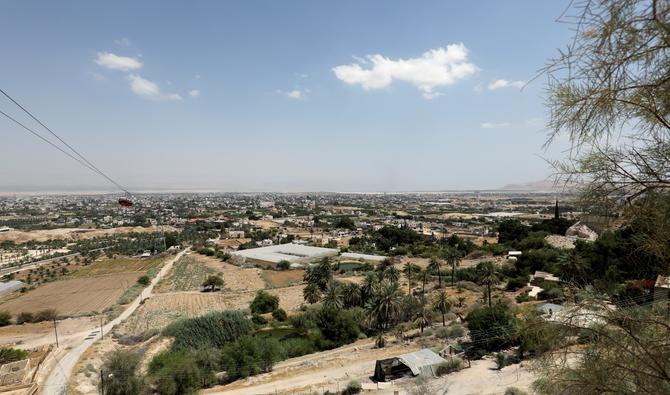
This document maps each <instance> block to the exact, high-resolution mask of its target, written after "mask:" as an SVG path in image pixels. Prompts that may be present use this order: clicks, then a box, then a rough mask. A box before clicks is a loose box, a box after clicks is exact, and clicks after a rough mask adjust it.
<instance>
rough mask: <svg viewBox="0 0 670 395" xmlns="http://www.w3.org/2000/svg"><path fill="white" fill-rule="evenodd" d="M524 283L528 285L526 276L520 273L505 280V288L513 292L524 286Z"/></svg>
mask: <svg viewBox="0 0 670 395" xmlns="http://www.w3.org/2000/svg"><path fill="white" fill-rule="evenodd" d="M526 285H528V276H523V275H521V276H517V277H514V278H510V279H509V281H508V282H507V285H506V286H505V290H507V291H511V292H513V291H516V290H519V289H521V288H523V287H525V286H526Z"/></svg>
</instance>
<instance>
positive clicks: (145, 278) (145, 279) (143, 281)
mask: <svg viewBox="0 0 670 395" xmlns="http://www.w3.org/2000/svg"><path fill="white" fill-rule="evenodd" d="M137 283H138V284H140V285H145V286H146V285H149V284H150V283H151V279H150V278H149V276H142V277H140V278H138V279H137Z"/></svg>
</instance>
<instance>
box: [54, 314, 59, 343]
mask: <svg viewBox="0 0 670 395" xmlns="http://www.w3.org/2000/svg"><path fill="white" fill-rule="evenodd" d="M54 333H55V334H56V348H58V329H56V317H54Z"/></svg>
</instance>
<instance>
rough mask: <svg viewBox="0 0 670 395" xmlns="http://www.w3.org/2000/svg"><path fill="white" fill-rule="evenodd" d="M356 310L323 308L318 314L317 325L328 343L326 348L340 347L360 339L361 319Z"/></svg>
mask: <svg viewBox="0 0 670 395" xmlns="http://www.w3.org/2000/svg"><path fill="white" fill-rule="evenodd" d="M360 318H361V317H360V316H359V317H357V316H356V312H355V310H342V309H339V308H337V307H333V306H323V307H322V308H321V309H320V310H319V311H318V313H317V314H316V320H315V322H316V325H317V326H318V328H319V330H320V331H321V334H322V335H323V337H324V338H325V340H326V341H327V343H326V345H325V347H324V348H333V347H339V346H341V345H343V344H347V343H350V342H352V341H354V340H356V339H357V338H358V333H359V332H360V327H359V322H360V321H359V319H360Z"/></svg>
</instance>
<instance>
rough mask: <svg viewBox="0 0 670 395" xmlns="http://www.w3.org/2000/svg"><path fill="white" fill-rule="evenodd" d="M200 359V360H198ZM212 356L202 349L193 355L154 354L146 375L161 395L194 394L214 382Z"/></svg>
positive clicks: (215, 368)
mask: <svg viewBox="0 0 670 395" xmlns="http://www.w3.org/2000/svg"><path fill="white" fill-rule="evenodd" d="M199 356H200V357H199ZM212 357H214V355H213V354H212V353H211V352H208V351H207V350H204V349H201V350H197V351H194V352H187V351H177V352H175V351H165V352H162V353H160V354H158V355H156V356H155V357H154V358H153V359H152V360H151V362H150V363H149V374H150V377H151V378H153V379H154V380H155V381H154V383H155V385H156V391H157V392H158V393H159V394H161V395H175V394H193V393H196V392H197V390H198V389H200V388H202V387H204V386H209V385H212V384H214V383H215V381H216V378H215V376H214V370H218V369H219V366H218V364H215V363H212V362H211V359H212Z"/></svg>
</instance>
